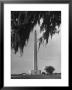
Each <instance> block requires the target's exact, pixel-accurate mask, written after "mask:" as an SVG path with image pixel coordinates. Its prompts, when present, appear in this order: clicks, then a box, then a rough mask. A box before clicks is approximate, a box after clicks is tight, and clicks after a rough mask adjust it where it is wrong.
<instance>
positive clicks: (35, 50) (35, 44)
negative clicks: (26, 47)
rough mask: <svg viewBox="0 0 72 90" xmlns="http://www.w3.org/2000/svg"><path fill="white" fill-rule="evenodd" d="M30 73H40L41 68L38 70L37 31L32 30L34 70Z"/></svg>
mask: <svg viewBox="0 0 72 90" xmlns="http://www.w3.org/2000/svg"><path fill="white" fill-rule="evenodd" d="M31 74H32V75H40V74H41V70H38V62H37V32H36V31H35V32H34V70H32V71H31Z"/></svg>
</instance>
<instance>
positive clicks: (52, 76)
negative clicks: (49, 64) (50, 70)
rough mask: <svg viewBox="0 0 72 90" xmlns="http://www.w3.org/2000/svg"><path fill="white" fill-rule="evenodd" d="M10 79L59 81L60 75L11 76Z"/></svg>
mask: <svg viewBox="0 0 72 90" xmlns="http://www.w3.org/2000/svg"><path fill="white" fill-rule="evenodd" d="M11 79H61V74H52V75H42V74H41V75H28V74H26V75H11Z"/></svg>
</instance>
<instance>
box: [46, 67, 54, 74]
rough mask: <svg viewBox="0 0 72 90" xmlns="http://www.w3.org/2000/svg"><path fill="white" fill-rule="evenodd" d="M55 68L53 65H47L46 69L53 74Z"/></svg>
mask: <svg viewBox="0 0 72 90" xmlns="http://www.w3.org/2000/svg"><path fill="white" fill-rule="evenodd" d="M54 70H55V68H54V67H53V66H46V67H45V71H46V72H47V74H52V73H53V72H54Z"/></svg>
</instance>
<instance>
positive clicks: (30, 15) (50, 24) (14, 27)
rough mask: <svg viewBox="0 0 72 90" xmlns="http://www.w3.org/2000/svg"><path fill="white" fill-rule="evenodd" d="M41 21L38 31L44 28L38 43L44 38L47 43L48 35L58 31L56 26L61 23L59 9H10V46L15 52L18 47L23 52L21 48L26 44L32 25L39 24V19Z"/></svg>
mask: <svg viewBox="0 0 72 90" xmlns="http://www.w3.org/2000/svg"><path fill="white" fill-rule="evenodd" d="M41 18H42V19H43V23H42V25H41V26H40V31H41V32H42V31H43V30H44V29H45V33H44V34H43V37H41V38H40V39H39V41H40V43H39V45H40V44H41V43H42V40H43V39H44V40H45V41H46V44H47V43H48V39H49V36H51V37H52V36H53V34H55V33H58V32H59V31H57V28H56V26H58V27H59V26H60V24H61V11H11V48H12V49H14V51H15V53H16V52H17V51H18V49H20V51H21V53H23V48H24V47H25V46H26V45H27V43H28V40H29V35H30V32H31V31H33V28H34V26H35V25H36V24H37V23H38V24H40V19H41ZM42 38H43V39H42Z"/></svg>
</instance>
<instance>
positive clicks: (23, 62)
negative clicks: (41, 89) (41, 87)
mask: <svg viewBox="0 0 72 90" xmlns="http://www.w3.org/2000/svg"><path fill="white" fill-rule="evenodd" d="M34 30H37V38H38V37H40V34H39V32H38V31H39V30H40V28H39V26H38V25H36V26H35V27H34ZM34 30H33V32H31V33H30V37H29V42H28V45H27V46H26V47H24V50H23V51H24V52H23V55H22V56H20V52H19V51H18V52H17V53H16V54H14V51H13V50H11V74H20V73H30V72H31V70H33V69H34V64H33V63H34ZM37 60H38V69H39V70H41V71H42V72H43V71H45V70H44V68H45V66H53V67H54V68H55V71H54V72H56V73H60V72H61V33H59V34H55V35H54V36H53V38H52V39H51V37H50V38H49V42H48V44H47V45H45V44H42V45H41V46H40V48H39V50H38V53H37Z"/></svg>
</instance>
